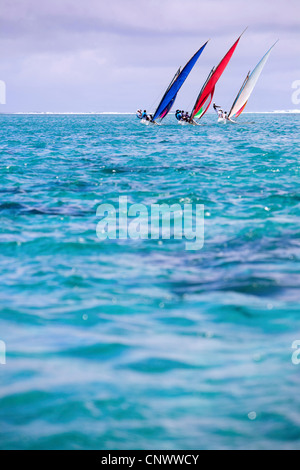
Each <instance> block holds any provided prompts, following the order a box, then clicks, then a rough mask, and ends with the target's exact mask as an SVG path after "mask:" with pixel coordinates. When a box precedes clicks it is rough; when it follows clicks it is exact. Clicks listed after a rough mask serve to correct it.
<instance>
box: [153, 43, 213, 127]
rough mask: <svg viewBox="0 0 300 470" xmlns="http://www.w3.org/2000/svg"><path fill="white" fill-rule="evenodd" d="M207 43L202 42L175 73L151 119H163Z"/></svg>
mask: <svg viewBox="0 0 300 470" xmlns="http://www.w3.org/2000/svg"><path fill="white" fill-rule="evenodd" d="M207 44H208V41H207V42H206V43H205V44H204V46H202V47H201V49H199V51H198V52H196V54H195V55H194V56H193V57H192V58H191V60H190V61H189V62H188V63H187V64H186V66H185V67H184V69H183V70H182V71H181V72H180V73H178V74H177V75H175V78H174V79H173V81H172V82H171V85H170V86H169V88H168V89H167V91H166V93H165V95H164V96H163V99H162V100H161V102H160V104H159V106H158V108H157V110H156V111H155V114H154V116H153V121H155V120H156V119H163V118H164V117H166V116H167V114H168V113H169V112H170V110H171V108H172V106H173V104H174V103H175V100H176V97H177V94H178V92H179V90H180V88H181V87H182V85H183V84H184V82H185V81H186V79H187V78H188V76H189V74H190V73H191V71H192V70H193V68H194V66H195V65H196V63H197V60H198V59H199V57H200V56H201V54H202V52H203V51H204V49H205V47H206V46H207Z"/></svg>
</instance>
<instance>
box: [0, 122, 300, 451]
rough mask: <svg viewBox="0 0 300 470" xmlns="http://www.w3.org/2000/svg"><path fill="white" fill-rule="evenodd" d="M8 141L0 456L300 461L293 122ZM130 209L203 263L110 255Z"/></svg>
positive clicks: (1, 151)
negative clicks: (110, 209) (120, 205)
mask: <svg viewBox="0 0 300 470" xmlns="http://www.w3.org/2000/svg"><path fill="white" fill-rule="evenodd" d="M0 123H1V125H0V158H1V160H0V221H1V225H0V242H1V251H0V340H2V341H4V342H5V344H6V365H0V384H1V385H0V448H2V449H120V450H122V449H123V450H124V449H184V450H186V449H300V393H299V388H300V365H298V366H297V365H294V364H293V363H292V354H293V350H292V344H293V342H294V341H296V340H300V288H299V287H300V189H299V188H300V186H299V183H300V160H299V158H300V152H299V150H300V146H299V142H300V141H299V124H300V116H296V115H244V116H243V117H242V118H241V119H240V124H239V125H237V126H234V125H228V126H224V125H217V124H216V122H215V116H207V117H206V118H205V119H204V120H203V124H205V126H203V127H197V128H194V127H180V126H178V125H177V124H176V122H175V119H174V117H173V116H170V117H169V118H168V119H167V120H166V124H165V125H164V126H161V127H153V128H146V127H144V126H141V125H140V123H139V122H138V121H137V120H136V118H135V117H134V116H55V115H53V116H40V115H37V116H26V115H24V116H16V115H15V116H8V115H1V116H0ZM124 195H126V196H127V197H128V200H129V201H130V202H131V203H133V202H142V203H144V204H146V205H151V204H153V203H167V204H173V203H183V202H190V203H192V204H204V205H205V245H204V248H203V249H202V250H201V251H186V250H185V244H184V242H183V241H174V240H170V241H167V240H164V241H158V240H147V241H146V240H145V241H132V240H127V241H124V240H123V241H120V240H116V241H113V240H109V241H106V242H100V241H99V240H98V238H97V236H96V226H97V223H98V222H99V218H97V217H96V210H97V207H98V206H99V205H100V204H102V203H103V202H105V203H112V204H117V202H118V198H119V196H124Z"/></svg>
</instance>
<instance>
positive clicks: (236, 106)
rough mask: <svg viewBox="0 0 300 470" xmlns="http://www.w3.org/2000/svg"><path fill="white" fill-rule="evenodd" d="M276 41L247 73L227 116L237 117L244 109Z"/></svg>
mask: <svg viewBox="0 0 300 470" xmlns="http://www.w3.org/2000/svg"><path fill="white" fill-rule="evenodd" d="M276 44H277V42H276V43H275V44H274V45H273V46H272V47H271V49H269V51H268V52H267V53H266V55H265V56H264V57H263V58H262V60H261V61H260V62H259V64H258V65H257V66H256V68H255V69H254V70H253V72H252V73H251V74H250V73H249V74H248V76H247V79H246V80H245V82H244V85H243V86H242V89H241V91H240V92H239V94H238V96H237V98H236V100H235V102H234V103H233V105H232V108H231V111H230V113H229V118H230V119H232V118H238V117H239V116H240V115H241V114H242V112H243V111H244V109H245V107H246V105H247V103H248V101H249V98H250V96H251V95H252V93H253V90H254V88H255V86H256V84H257V82H258V79H259V77H260V76H261V74H262V71H263V69H264V67H265V65H266V63H267V61H268V59H269V57H270V54H271V52H272V50H273V48H274V47H275V45H276Z"/></svg>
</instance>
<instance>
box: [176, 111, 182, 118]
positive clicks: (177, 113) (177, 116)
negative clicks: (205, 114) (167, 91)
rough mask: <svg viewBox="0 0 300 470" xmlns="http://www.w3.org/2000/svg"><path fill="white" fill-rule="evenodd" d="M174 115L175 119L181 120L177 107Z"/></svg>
mask: <svg viewBox="0 0 300 470" xmlns="http://www.w3.org/2000/svg"><path fill="white" fill-rule="evenodd" d="M175 117H176V119H177V121H181V119H182V113H181V111H180V110H179V109H177V111H176V113H175Z"/></svg>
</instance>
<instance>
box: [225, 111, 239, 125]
mask: <svg viewBox="0 0 300 470" xmlns="http://www.w3.org/2000/svg"><path fill="white" fill-rule="evenodd" d="M224 116H225V117H224V119H225V120H226V121H230V122H233V123H234V124H236V121H233V120H232V119H231V118H230V117H229V115H228V113H227V112H225V113H224Z"/></svg>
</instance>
